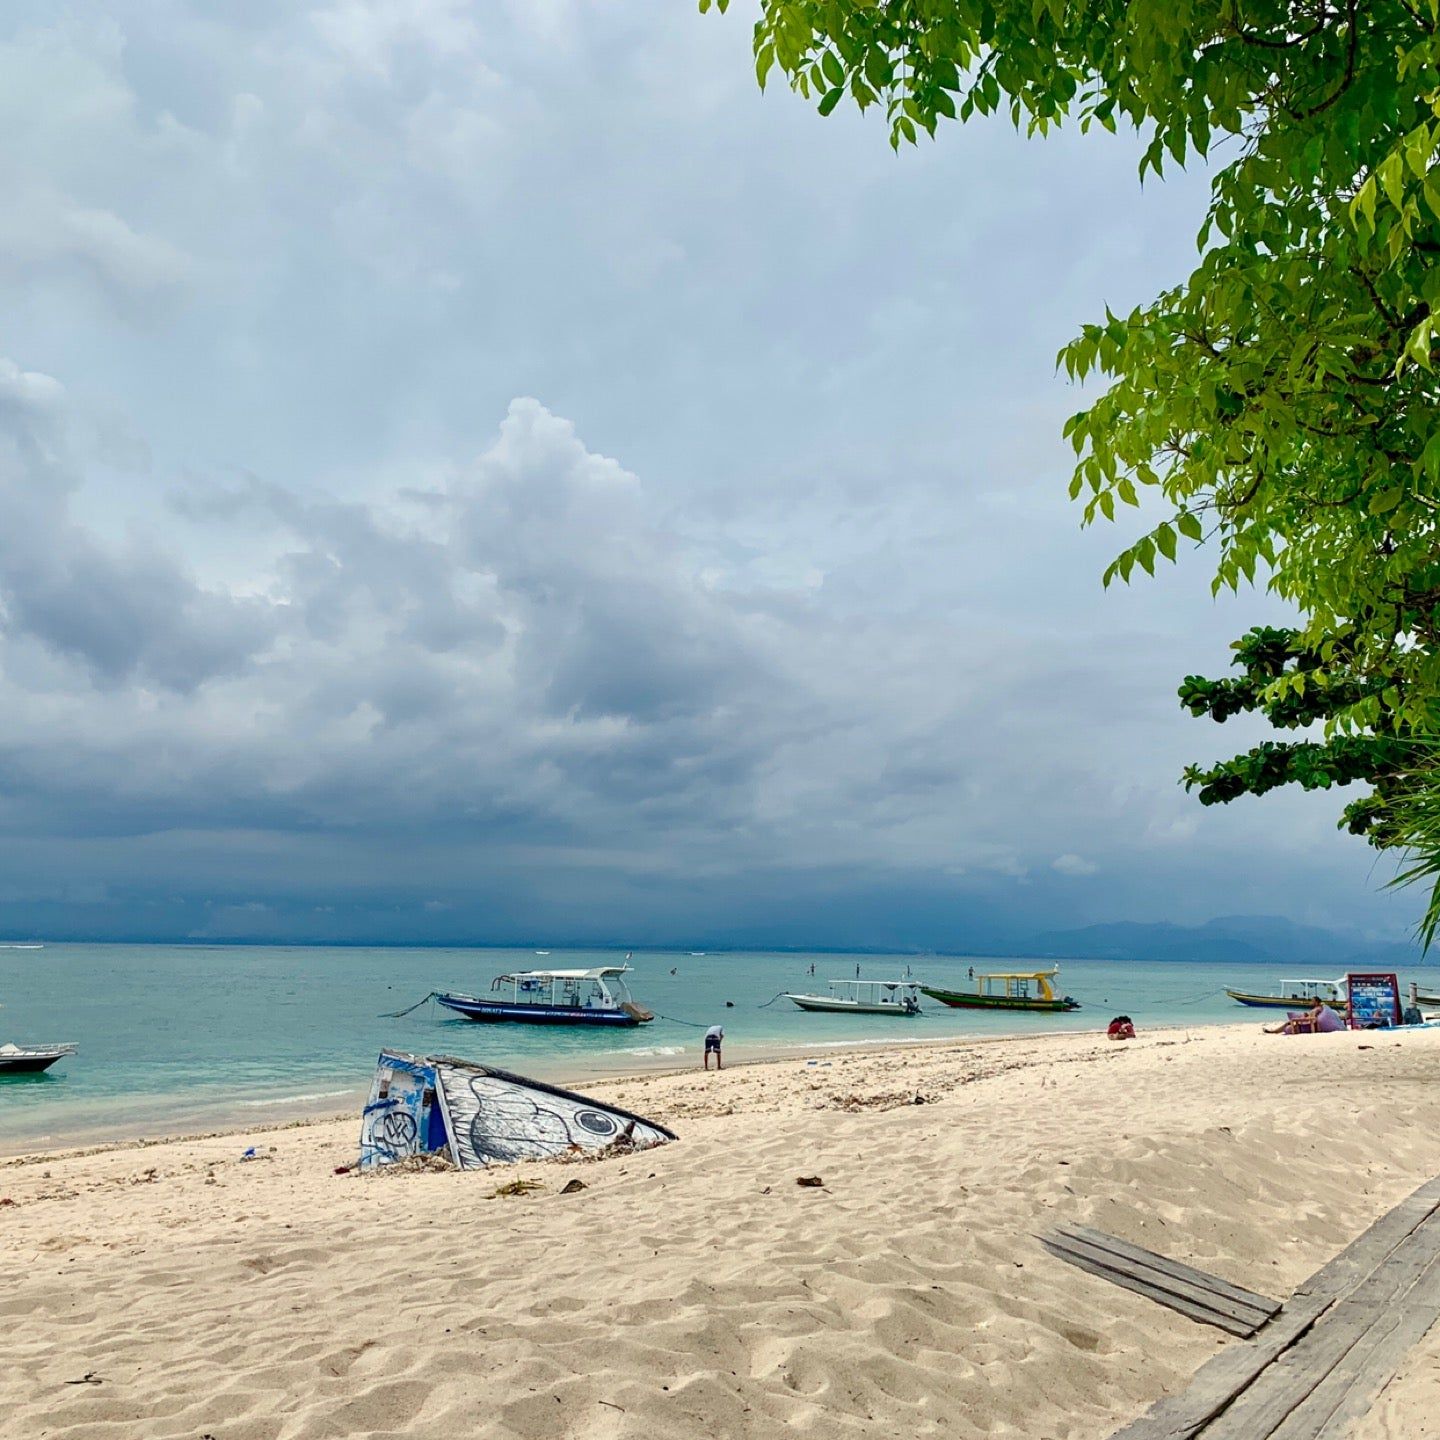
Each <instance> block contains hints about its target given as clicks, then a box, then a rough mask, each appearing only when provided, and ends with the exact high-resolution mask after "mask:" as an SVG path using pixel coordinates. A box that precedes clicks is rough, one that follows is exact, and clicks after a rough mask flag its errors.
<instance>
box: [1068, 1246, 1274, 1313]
mask: <svg viewBox="0 0 1440 1440" xmlns="http://www.w3.org/2000/svg"><path fill="white" fill-rule="evenodd" d="M1040 1243H1041V1244H1042V1245H1043V1246H1044V1247H1045V1248H1046V1249H1047V1250H1049V1251H1050V1252H1051V1254H1053V1255H1058V1256H1059V1257H1060V1258H1061V1259H1062V1260H1065V1261H1068V1262H1069V1263H1070V1264H1071V1265H1074V1266H1076V1267H1077V1268H1079V1269H1081V1270H1086V1271H1088V1272H1089V1273H1090V1274H1091V1275H1098V1276H1099V1277H1100V1279H1102V1280H1108V1281H1110V1283H1111V1284H1112V1285H1119V1286H1122V1287H1123V1288H1124V1289H1126V1290H1133V1291H1134V1292H1135V1293H1136V1294H1137V1295H1143V1296H1145V1298H1146V1299H1147V1300H1154V1301H1155V1302H1156V1304H1158V1305H1164V1306H1166V1307H1167V1308H1168V1309H1171V1310H1178V1311H1179V1312H1180V1314H1182V1315H1186V1316H1188V1317H1189V1318H1190V1319H1191V1320H1198V1321H1199V1322H1200V1323H1201V1324H1202V1325H1215V1326H1218V1327H1219V1328H1220V1329H1221V1330H1226V1331H1228V1332H1229V1333H1230V1334H1231V1335H1239V1336H1242V1337H1243V1336H1246V1335H1253V1334H1254V1333H1255V1322H1254V1321H1252V1320H1237V1319H1235V1318H1234V1317H1233V1316H1230V1315H1226V1314H1224V1313H1222V1312H1221V1311H1218V1310H1215V1309H1213V1308H1212V1307H1211V1306H1209V1305H1207V1304H1205V1303H1203V1302H1201V1301H1197V1300H1194V1299H1192V1298H1191V1297H1190V1296H1188V1295H1180V1294H1177V1293H1176V1292H1175V1291H1173V1290H1162V1289H1161V1288H1160V1287H1159V1286H1158V1285H1155V1284H1152V1283H1151V1282H1150V1281H1149V1280H1147V1279H1145V1278H1144V1277H1142V1276H1140V1275H1138V1274H1136V1273H1135V1272H1134V1271H1127V1270H1116V1269H1113V1268H1111V1266H1109V1265H1107V1264H1104V1263H1103V1262H1102V1261H1100V1260H1097V1259H1095V1258H1094V1257H1093V1256H1092V1255H1089V1254H1087V1253H1085V1252H1084V1251H1083V1250H1080V1249H1078V1248H1077V1249H1070V1248H1064V1247H1062V1245H1061V1244H1060V1243H1058V1242H1057V1240H1055V1239H1052V1238H1051V1237H1050V1236H1041V1237H1040Z"/></svg>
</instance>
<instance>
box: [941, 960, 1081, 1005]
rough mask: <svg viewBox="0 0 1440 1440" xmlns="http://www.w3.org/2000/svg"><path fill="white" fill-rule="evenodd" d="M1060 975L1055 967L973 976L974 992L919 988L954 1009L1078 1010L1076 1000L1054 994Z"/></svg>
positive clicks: (1078, 1003) (1057, 967) (1058, 969)
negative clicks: (1057, 978) (1055, 983)
mask: <svg viewBox="0 0 1440 1440" xmlns="http://www.w3.org/2000/svg"><path fill="white" fill-rule="evenodd" d="M1059 973H1060V967H1059V966H1058V965H1055V966H1052V967H1051V968H1050V969H1049V970H1025V971H1020V972H1016V973H1008V974H995V975H976V976H975V989H974V990H973V991H970V990H935V989H932V988H931V987H930V986H929V985H922V986H921V987H920V991H921V993H922V994H924V995H928V996H929V997H930V998H931V999H932V1000H938V1001H939V1002H940V1003H941V1004H942V1005H949V1006H950V1007H951V1008H952V1009H956V1010H1031V1011H1035V1010H1039V1011H1043V1012H1046V1013H1049V1014H1053V1013H1055V1012H1056V1011H1061V1010H1078V1009H1079V1008H1080V1002H1079V1001H1078V1000H1072V999H1071V998H1070V997H1069V996H1068V995H1057V994H1056V993H1055V987H1054V986H1053V985H1052V984H1051V983H1050V982H1051V981H1052V980H1054V978H1055V977H1056V976H1057V975H1058V974H1059Z"/></svg>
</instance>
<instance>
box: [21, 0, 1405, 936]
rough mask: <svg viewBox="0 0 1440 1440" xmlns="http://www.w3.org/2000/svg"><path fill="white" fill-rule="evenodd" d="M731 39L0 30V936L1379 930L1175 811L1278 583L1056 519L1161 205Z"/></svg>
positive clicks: (88, 9)
mask: <svg viewBox="0 0 1440 1440" xmlns="http://www.w3.org/2000/svg"><path fill="white" fill-rule="evenodd" d="M751 18H752V17H751V16H750V15H749V14H747V13H746V9H745V6H744V5H743V4H740V3H739V0H737V3H736V4H735V5H733V6H732V8H731V12H730V13H729V15H727V16H725V17H717V16H714V15H710V16H700V15H699V14H698V13H696V12H695V10H694V8H693V7H692V6H690V5H687V4H684V3H680V4H676V3H661V0H623V3H622V0H489V3H486V4H484V5H481V4H476V3H458V0H328V3H321V4H313V3H296V0H284V3H281V0H251V3H247V4H246V5H244V6H240V5H224V6H217V5H214V4H200V3H198V0H196V3H182V0H143V3H142V0H105V3H103V4H101V3H92V0H73V3H71V4H69V5H67V6H66V7H63V8H60V7H55V6H53V5H50V4H41V3H33V0H15V3H12V4H11V5H9V6H7V7H6V11H5V15H4V17H3V19H0V128H3V131H4V133H5V134H6V136H7V143H6V145H5V146H4V147H3V149H0V189H3V193H4V194H5V196H6V204H5V206H4V208H3V212H0V314H3V315H4V317H5V323H4V326H3V330H0V933H8V934H11V935H14V936H17V937H21V938H24V937H27V936H29V935H32V934H44V935H57V936H58V935H71V936H94V937H114V938H140V937H157V938H191V939H197V940H239V939H248V938H254V939H295V940H311V941H324V940H346V941H364V940H394V941H407V940H414V941H430V942H452V941H453V942H478V943H485V942H495V943H503V942H506V941H509V940H518V941H526V940H536V941H539V942H545V941H553V942H556V943H565V942H570V943H578V942H580V941H609V942H614V943H620V944H629V943H634V944H637V945H639V944H658V943H672V942H673V943H681V944H683V943H687V942H689V943H695V942H697V941H705V942H709V943H725V942H730V943H754V944H796V945H806V944H817V945H818V944H824V945H839V946H844V945H847V944H854V945H878V946H887V945H895V946H906V947H909V946H919V947H933V948H944V949H962V950H963V949H964V948H966V947H967V946H968V945H981V944H986V943H997V942H998V941H1003V940H1004V939H1005V937H1015V936H1025V935H1029V934H1035V933H1038V932H1042V931H1045V930H1048V929H1052V928H1057V927H1069V926H1075V925H1084V924H1089V923H1096V922H1102V921H1111V920H1139V921H1176V922H1179V923H1184V924H1193V923H1199V922H1203V921H1205V920H1208V919H1211V918H1213V917H1216V916H1224V915H1236V914H1273V915H1285V916H1289V917H1292V918H1294V919H1296V920H1300V921H1305V922H1308V923H1312V924H1323V925H1330V926H1339V927H1345V928H1348V929H1353V930H1354V931H1356V932H1357V933H1363V934H1365V935H1367V936H1370V937H1387V938H1398V937H1400V936H1403V935H1404V934H1405V933H1406V932H1407V930H1408V927H1409V926H1410V925H1411V924H1412V923H1413V920H1414V917H1415V911H1416V909H1417V902H1416V900H1415V899H1414V898H1413V897H1404V896H1401V897H1396V896H1395V895H1394V894H1387V893H1385V892H1384V891H1383V888H1382V886H1383V881H1384V879H1385V878H1387V875H1388V873H1390V872H1389V871H1388V870H1386V869H1385V868H1384V867H1383V866H1377V864H1376V861H1375V858H1374V856H1373V853H1372V852H1371V851H1370V850H1368V849H1367V847H1365V846H1364V845H1363V844H1361V843H1360V842H1359V841H1356V840H1354V839H1352V838H1350V837H1348V836H1344V835H1341V834H1338V833H1337V832H1336V830H1335V818H1336V815H1337V813H1338V810H1339V807H1340V803H1341V801H1340V800H1338V799H1337V798H1336V797H1335V796H1333V795H1332V796H1329V797H1325V796H1289V795H1273V796H1269V797H1266V798H1265V800H1264V801H1263V802H1260V801H1253V800H1251V801H1248V802H1247V801H1241V802H1238V803H1237V804H1234V805H1231V806H1227V807H1217V808H1215V809H1209V810H1202V809H1201V807H1200V806H1199V805H1198V804H1197V803H1196V802H1195V801H1194V800H1193V798H1190V797H1187V796H1186V795H1185V793H1184V791H1183V789H1182V788H1181V787H1180V786H1179V784H1178V783H1177V782H1178V776H1179V772H1180V769H1181V767H1182V766H1183V765H1184V764H1185V763H1186V762H1188V761H1192V760H1209V759H1213V758H1219V757H1221V756H1225V755H1228V754H1230V753H1233V752H1234V751H1235V750H1237V749H1239V748H1242V747H1243V746H1244V745H1245V744H1248V743H1250V742H1251V741H1252V740H1253V739H1255V738H1257V737H1258V736H1259V734H1260V733H1261V732H1260V731H1259V730H1258V729H1256V728H1254V727H1253V726H1252V727H1251V728H1250V729H1246V728H1245V723H1244V722H1231V723H1230V724H1228V725H1226V726H1225V727H1224V728H1223V729H1221V728H1218V727H1215V726H1214V725H1212V724H1211V723H1210V722H1200V721H1196V720H1193V719H1191V718H1189V717H1188V716H1186V715H1185V714H1183V713H1182V712H1181V711H1180V709H1179V707H1178V705H1177V703H1176V700H1175V689H1176V686H1177V685H1178V683H1179V681H1180V680H1181V678H1182V677H1183V676H1184V675H1186V674H1189V673H1197V672H1198V673H1205V674H1212V675H1214V674H1219V673H1223V670H1224V668H1225V667H1226V666H1227V664H1228V663H1229V651H1228V648H1227V647H1228V643H1229V642H1230V641H1231V640H1232V639H1234V638H1235V637H1236V636H1238V635H1239V634H1240V633H1241V632H1242V631H1243V630H1245V629H1246V628H1247V627H1248V626H1250V625H1252V624H1255V623H1260V622H1263V621H1276V620H1283V618H1284V616H1283V612H1281V611H1280V610H1279V609H1278V608H1277V607H1276V605H1275V604H1274V602H1273V601H1271V600H1269V599H1267V598H1266V597H1265V596H1264V595H1263V594H1260V593H1255V592H1248V593H1242V594H1241V595H1240V596H1238V597H1225V598H1222V599H1220V600H1214V599H1212V597H1211V595H1210V590H1209V563H1210V562H1209V559H1208V557H1207V556H1206V555H1205V554H1204V553H1199V554H1195V553H1186V554H1182V555H1181V557H1180V564H1179V565H1178V566H1177V567H1175V568H1174V569H1173V570H1170V571H1164V570H1162V572H1161V573H1160V574H1159V576H1158V577H1157V578H1156V579H1154V580H1146V579H1143V577H1142V578H1141V579H1140V581H1139V583H1137V584H1136V585H1134V586H1133V587H1131V588H1129V589H1117V590H1112V591H1109V592H1107V591H1105V590H1103V589H1102V587H1101V584H1100V574H1101V572H1102V570H1103V568H1104V566H1105V564H1106V562H1107V561H1108V560H1109V558H1110V557H1111V556H1112V555H1113V554H1114V553H1115V552H1116V551H1117V550H1118V549H1119V548H1120V547H1121V546H1122V544H1123V543H1124V541H1125V538H1126V534H1127V533H1128V532H1127V531H1125V530H1123V529H1117V528H1115V527H1109V526H1106V527H1097V528H1095V529H1092V530H1088V531H1082V529H1081V528H1080V524H1079V513H1078V510H1077V508H1076V507H1074V506H1072V505H1071V504H1070V503H1069V502H1068V501H1067V500H1066V497H1065V485H1066V482H1067V480H1068V475H1069V468H1068V461H1069V458H1070V457H1069V450H1068V446H1067V445H1066V444H1065V443H1064V442H1063V441H1062V439H1061V436H1060V429H1061V425H1062V424H1063V421H1064V419H1065V417H1066V416H1067V415H1068V414H1070V413H1072V412H1073V411H1074V410H1076V409H1078V408H1079V407H1080V406H1081V405H1082V404H1083V403H1084V400H1085V396H1084V393H1083V392H1080V391H1077V390H1076V389H1075V388H1074V387H1073V386H1071V385H1070V384H1069V383H1068V382H1067V381H1066V380H1065V378H1064V376H1063V373H1062V374H1057V373H1056V369H1055V354H1056V351H1057V350H1058V348H1059V347H1060V346H1061V345H1062V344H1063V343H1064V342H1065V341H1066V340H1067V339H1068V338H1069V337H1070V336H1071V335H1072V334H1073V333H1074V331H1075V330H1076V329H1077V328H1078V327H1079V325H1080V324H1082V323H1083V322H1084V321H1085V320H1087V319H1091V318H1095V317H1097V316H1100V315H1102V314H1103V311H1104V307H1105V306H1106V305H1109V306H1111V307H1112V308H1115V309H1121V308H1128V307H1130V306H1132V305H1134V304H1137V303H1140V302H1142V301H1144V300H1146V299H1148V298H1150V297H1151V296H1152V295H1153V294H1154V293H1155V292H1156V291H1157V290H1159V289H1160V288H1161V287H1163V286H1164V285H1167V284H1171V283H1174V282H1177V281H1178V280H1180V279H1183V278H1184V276H1185V275H1186V274H1187V273H1188V271H1189V269H1190V267H1191V266H1192V265H1193V263H1194V257H1195V253H1196V252H1195V235H1196V232H1197V230H1198V227H1199V223H1200V219H1201V215H1202V211H1203V207H1204V200H1205V193H1206V180H1205V176H1204V175H1203V174H1192V175H1189V176H1186V175H1180V176H1178V177H1175V178H1173V179H1171V180H1167V181H1166V182H1165V183H1163V184H1157V183H1156V182H1155V181H1154V180H1153V179H1152V180H1151V181H1150V182H1149V183H1147V184H1146V185H1145V186H1144V187H1142V186H1141V185H1140V184H1139V182H1138V180H1137V164H1138V158H1139V148H1138V146H1137V145H1136V143H1135V142H1134V141H1133V139H1127V138H1125V137H1119V138H1116V137H1111V136H1108V135H1104V134H1096V135H1093V136H1087V137H1082V136H1080V135H1078V134H1075V133H1062V134H1061V135H1059V136H1058V137H1055V138H1051V139H1048V140H1045V141H1040V140H1027V139H1025V138H1024V137H1023V136H1020V135H1017V134H1015V133H1014V132H1013V131H1012V130H1011V129H1010V128H1009V127H1008V125H1007V124H1005V123H1004V122H1001V121H993V122H984V123H976V124H972V125H967V126H965V127H963V128H962V127H959V126H953V125H952V126H950V127H948V128H947V129H945V130H943V131H942V132H941V134H940V136H939V139H938V140H937V142H935V143H933V144H932V143H929V142H925V143H922V144H921V145H920V146H919V147H917V148H916V149H914V150H913V151H912V150H906V151H905V153H902V154H900V155H896V154H894V153H892V151H891V150H890V148H889V145H888V143H887V137H886V134H885V131H884V126H883V122H882V121H880V120H878V119H876V118H874V117H873V116H872V117H869V118H863V117H859V116H857V115H853V114H847V113H844V112H843V111H837V112H836V114H834V115H833V116H831V117H830V118H829V119H824V120H822V119H820V118H819V117H818V116H817V115H816V114H815V113H814V111H813V108H812V107H811V106H810V105H808V104H807V103H806V102H805V101H803V100H801V99H799V98H798V97H795V96H793V95H791V94H789V93H788V91H786V90H785V89H784V88H783V87H777V86H776V85H774V84H773V83H772V85H771V88H770V89H769V91H767V92H766V93H765V94H763V95H762V94H761V93H760V92H759V91H758V90H757V89H756V87H755V83H754V75H753V69H752V65H751V62H750V56H749V29H750V21H751ZM1127 523H1128V522H1127Z"/></svg>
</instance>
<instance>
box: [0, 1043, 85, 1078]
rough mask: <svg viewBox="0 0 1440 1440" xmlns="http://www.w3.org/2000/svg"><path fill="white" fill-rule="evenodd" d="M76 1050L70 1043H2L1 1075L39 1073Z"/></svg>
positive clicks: (0, 1051) (0, 1049) (0, 1053)
mask: <svg viewBox="0 0 1440 1440" xmlns="http://www.w3.org/2000/svg"><path fill="white" fill-rule="evenodd" d="M75 1050H76V1046H74V1045H70V1044H65V1045H0V1075H38V1074H39V1073H40V1071H42V1070H48V1069H49V1068H50V1067H51V1066H52V1065H53V1064H54V1063H55V1062H56V1061H57V1060H63V1059H64V1058H65V1056H67V1055H73V1054H74V1053H75Z"/></svg>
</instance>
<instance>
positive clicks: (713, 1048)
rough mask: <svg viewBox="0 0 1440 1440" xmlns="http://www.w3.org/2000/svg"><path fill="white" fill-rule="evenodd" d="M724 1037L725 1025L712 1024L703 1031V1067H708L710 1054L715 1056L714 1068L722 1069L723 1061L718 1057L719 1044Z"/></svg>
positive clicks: (723, 1066)
mask: <svg viewBox="0 0 1440 1440" xmlns="http://www.w3.org/2000/svg"><path fill="white" fill-rule="evenodd" d="M724 1039H725V1027H724V1026H723V1025H712V1026H711V1027H710V1028H709V1029H708V1030H707V1031H706V1032H705V1068H706V1069H707V1070H708V1069H709V1068H710V1056H711V1055H712V1054H713V1055H714V1056H715V1068H716V1069H717V1070H723V1069H724V1068H725V1062H724V1061H723V1060H722V1059H721V1058H720V1045H721V1042H722V1041H723V1040H724Z"/></svg>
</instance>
